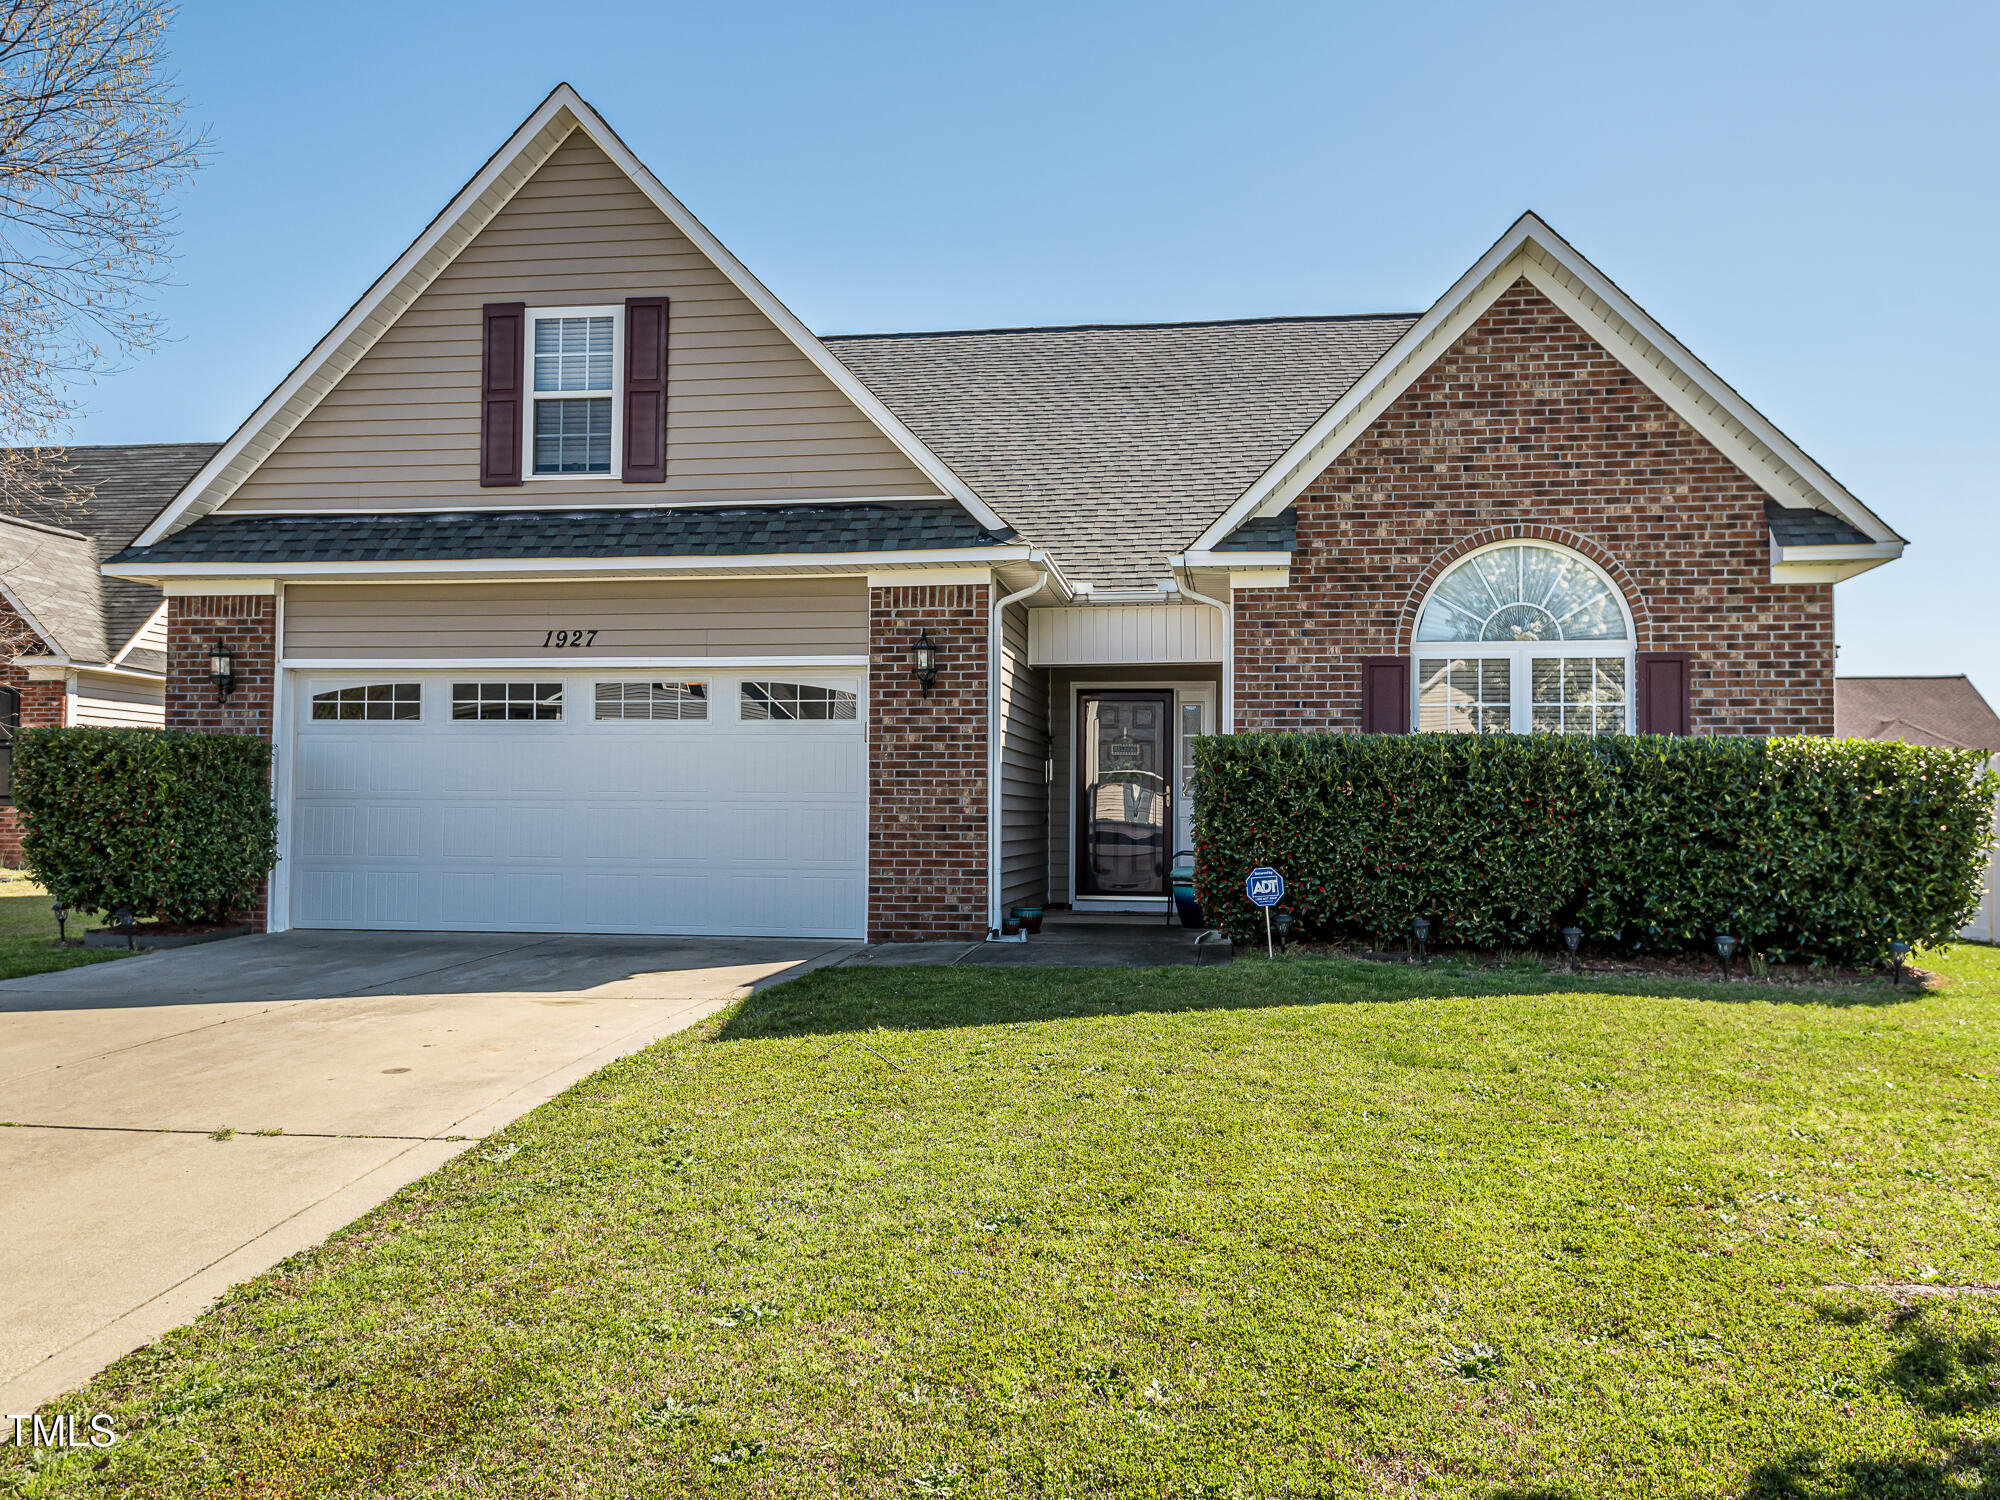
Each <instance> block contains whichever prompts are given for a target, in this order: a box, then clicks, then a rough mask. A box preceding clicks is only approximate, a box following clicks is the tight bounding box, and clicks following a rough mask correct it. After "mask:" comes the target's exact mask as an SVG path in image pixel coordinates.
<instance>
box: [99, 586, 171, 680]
mask: <svg viewBox="0 0 2000 1500" xmlns="http://www.w3.org/2000/svg"><path fill="white" fill-rule="evenodd" d="M166 612H167V603H166V601H165V600H164V599H162V600H161V601H160V607H159V608H158V609H156V610H154V611H153V612H152V613H151V614H150V615H148V616H146V623H145V624H143V625H141V626H140V627H139V628H138V629H137V630H135V631H133V632H132V639H131V640H129V641H127V642H126V643H125V644H124V645H122V646H120V647H119V648H118V649H117V650H116V651H114V652H112V653H111V665H112V666H114V667H115V666H117V665H118V664H119V663H120V662H122V661H124V660H125V658H126V657H127V656H128V655H129V654H130V653H131V650H132V647H133V646H134V645H135V644H136V643H137V642H138V639H139V637H140V636H142V635H144V634H145V633H146V632H147V631H149V630H151V629H152V628H153V622H154V621H155V620H158V619H160V618H161V617H162V616H163V615H165V614H166ZM143 675H146V676H151V675H153V674H152V673H145V674H143Z"/></svg>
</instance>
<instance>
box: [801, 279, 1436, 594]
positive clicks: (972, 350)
mask: <svg viewBox="0 0 2000 1500" xmlns="http://www.w3.org/2000/svg"><path fill="white" fill-rule="evenodd" d="M1415 321H1416V315H1415V314H1406V315H1403V314H1399V315H1387V316H1371V317H1341V318H1268V319H1255V320H1246V321H1240V322H1224V323H1169V324H1144V325H1125V326H1088V327H1077V328H1001V329H990V330H984V331H976V332H969V333H903V334H866V335H842V336H836V337H830V338H827V339H826V340H825V343H826V345H827V347H828V348H830V349H831V350H832V351H833V353H834V355H835V357H836V358H838V359H839V360H840V361H841V363H843V364H845V365H846V366H847V367H848V368H849V369H850V370H852V371H853V372H854V373H855V375H856V376H858V377H859V378H860V379H861V380H862V382H863V383H865V384H866V385H867V386H868V387H869V389H871V390H873V391H874V392H875V394H876V395H877V396H879V397H881V398H882V401H883V403H884V404H885V405H887V406H888V408H889V409H890V410H891V411H893V412H894V413H895V414H896V415H897V416H898V417H900V418H901V419H902V420H903V421H904V422H905V423H906V424H908V426H909V427H910V429H911V430H912V431H913V432H915V433H916V434H917V436H918V437H920V438H921V439H923V441H924V442H925V443H926V444H927V445H928V446H929V447H930V449H931V451H932V452H934V453H936V454H937V455H938V457H940V458H942V459H943V460H944V461H945V462H946V463H947V464H949V465H951V467H952V468H953V469H954V470H955V471H956V472H957V473H958V474H959V475H960V477H962V478H963V479H964V480H965V481H966V483H968V484H969V485H971V486H972V488H973V490H974V491H975V492H977V493H978V495H979V496H980V498H981V499H983V500H985V501H986V502H987V503H988V504H989V505H991V506H992V507H993V508H994V509H995V510H997V511H999V512H1000V514H1001V515H1002V516H1004V517H1006V519H1007V520H1008V521H1009V522H1010V523H1011V524H1012V525H1014V526H1015V527H1016V528H1018V529H1019V530H1020V532H1021V533H1022V534H1023V535H1024V536H1025V537H1026V538H1027V539H1028V540H1029V541H1030V542H1032V543H1034V544H1035V545H1036V546H1040V547H1046V548H1048V549H1049V551H1050V552H1052V553H1053V554H1054V555H1055V558H1056V561H1057V562H1058V563H1059V564H1060V565H1061V566H1062V569H1063V571H1064V572H1065V573H1066V574H1068V576H1069V578H1070V580H1071V581H1072V582H1074V583H1096V584H1103V585H1107V586H1124V587H1143V586H1145V585H1147V584H1150V583H1152V582H1153V581H1154V580H1156V579H1158V578H1161V577H1164V576H1165V575H1166V571H1167V565H1166V560H1167V558H1168V557H1170V556H1172V555H1173V554H1175V553H1178V552H1182V551H1185V550H1186V548H1187V546H1188V544H1189V543H1190V542H1192V541H1193V540H1194V539H1195V538H1196V537H1197V536H1199V535H1200V534H1201V532H1202V531H1203V530H1204V529H1205V528H1206V527H1207V526H1208V525H1209V523H1210V522H1212V521H1214V520H1215V518H1216V517H1217V516H1219V515H1221V514H1222V512H1223V511H1224V510H1225V509H1226V508H1227V507H1228V506H1229V503H1230V502H1231V501H1233V500H1234V499H1236V497H1237V496H1238V495H1240V494H1242V493H1243V491H1244V490H1245V489H1247V488H1249V486H1250V483H1251V481H1252V480H1254V479H1255V478H1256V477H1257V476H1258V475H1259V474H1261V473H1263V471H1264V470H1265V469H1267V468H1269V467H1270V465H1271V464H1272V463H1273V462H1274V461H1275V460H1276V459H1277V458H1278V457H1279V455H1280V454H1282V453H1283V452H1284V451H1285V449H1286V448H1288V447H1290V446H1291V444H1292V443H1293V442H1295V441H1296V440H1297V439H1298V438H1299V437H1300V436H1302V435H1303V434H1304V433H1305V431H1306V429H1307V428H1309V427H1310V426H1312V424H1313V422H1314V421H1316V420H1317V419H1318V418H1319V416H1320V415H1321V414H1322V413H1323V412H1325V411H1326V409H1327V408H1328V407H1329V406H1331V405H1333V403H1334V402H1335V401H1337V400H1338V399H1339V398H1340V396H1341V394H1342V393H1343V392H1345V391H1346V390H1347V388H1348V387H1349V386H1351V385H1353V384H1354V382H1355V381H1356V380H1358V379H1360V377H1361V375H1362V373H1363V372H1364V371H1366V370H1367V368H1368V367H1369V366H1370V365H1372V364H1373V363H1374V362H1375V361H1376V359H1377V358H1379V357H1380V356H1381V354H1382V353H1383V351H1384V350H1386V349H1387V348H1388V347H1389V346H1390V345H1391V344H1393V343H1394V342H1395V341H1396V340H1397V339H1398V338H1399V337H1401V336H1402V334H1403V331H1404V330H1405V329H1407V328H1408V327H1409V326H1410V325H1411V324H1412V323H1413V322H1415Z"/></svg>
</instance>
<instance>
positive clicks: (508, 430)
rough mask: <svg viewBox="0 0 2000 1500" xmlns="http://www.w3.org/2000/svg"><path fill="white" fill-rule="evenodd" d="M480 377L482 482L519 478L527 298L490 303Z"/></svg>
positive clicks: (524, 401)
mask: <svg viewBox="0 0 2000 1500" xmlns="http://www.w3.org/2000/svg"><path fill="white" fill-rule="evenodd" d="M485 311H486V343H485V351H484V355H483V357H482V359H481V362H480V378H479V385H480V389H479V482H480V483H481V484H486V485H492V484H519V483H520V482H521V423H522V421H523V420H524V419H525V417H526V415H527V412H526V407H527V393H526V392H525V391H524V390H523V389H522V384H523V382H524V381H525V380H526V378H527V352H526V348H525V344H524V341H525V340H526V338H527V333H528V304H527V303H525V302H489V303H487V304H486V309H485Z"/></svg>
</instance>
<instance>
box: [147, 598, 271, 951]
mask: <svg viewBox="0 0 2000 1500" xmlns="http://www.w3.org/2000/svg"><path fill="white" fill-rule="evenodd" d="M277 603H278V601H277V600H276V599H275V598H274V597H272V596H271V595H269V594H198V595H186V596H180V597H175V598H170V599H168V601H167V728H169V729H200V730H206V731H207V732H209V733H211V734H254V735H256V736H257V737H258V738H260V739H264V740H269V739H270V738H272V728H273V725H272V715H273V710H274V705H275V704H276V701H277V669H278V629H277ZM217 641H221V642H223V643H224V644H226V645H227V646H228V647H229V649H230V651H231V652H233V653H234V655H235V658H236V659H235V663H234V670H235V675H236V687H235V689H234V691H232V692H231V693H230V695H229V697H228V698H227V699H226V700H225V699H223V698H222V697H221V696H220V695H219V694H218V693H217V692H216V690H215V685H214V684H213V683H212V682H210V681H209V680H208V653H209V648H210V647H212V646H213V645H214V644H215V643H216V642H217ZM267 905H268V893H266V894H263V895H260V896H259V897H258V899H257V905H256V908H255V910H254V911H252V912H251V913H250V914H249V915H250V919H251V922H252V925H254V926H255V928H256V929H257V930H258V931H259V932H261V931H263V929H264V920H265V914H266V909H267Z"/></svg>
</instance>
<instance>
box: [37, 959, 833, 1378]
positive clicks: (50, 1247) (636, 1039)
mask: <svg viewBox="0 0 2000 1500" xmlns="http://www.w3.org/2000/svg"><path fill="white" fill-rule="evenodd" d="M858 946H859V945H858V944H851V943H832V942H826V941H813V940H800V941H796V942H793V941H785V940H781V939H773V938H700V939H697V938H625V937H547V936H539V935H532V934H516V935H488V934H473V933H379V932H294V933H283V934H278V935H274V936H267V937H251V938H240V939H236V940H234V941H231V942H227V943H219V944H214V945H211V946H204V947H200V948H190V949H182V950H179V951H177V952H170V953H157V954H145V955H141V956H140V957H137V958H128V959H121V960H119V961H118V962H116V963H111V964H101V965H97V966H94V967H91V968H88V969H72V970H69V971H67V972H65V973H61V974H44V975H40V976H37V977H35V978H32V979H19V980H13V981H10V982H8V983H4V984H0V1121H4V1122H6V1124H5V1127H4V1128H0V1210H4V1218H0V1223H4V1225H5V1228H4V1231H0V1412H9V1411H15V1412H24V1411H32V1410H34V1409H35V1407H36V1406H37V1405H39V1404H40V1403H41V1402H43V1401H46V1400H47V1399H49V1398H50V1397H51V1396H54V1395H57V1394H59V1393H61V1392H63V1391H65V1390H69V1389H71V1388H73V1387H74V1386H76V1385H78V1384H79V1383H81V1382H82V1381H84V1380H86V1379H88V1378H89V1377H90V1376H91V1375H93V1374H95V1373H96V1372H97V1371H98V1370H100V1369H102V1368H103V1367H104V1366H105V1365H107V1364H109V1363H110V1362H111V1361H112V1360H114V1359H116V1358H117V1357H118V1356H119V1355H121V1354H124V1353H127V1352H129V1351H130V1350H132V1349H136V1348H138V1347H139V1346H140V1345H142V1344H145V1343H147V1342H149V1341H151V1340H152V1339H155V1338H157V1337H158V1336H159V1335H160V1334H162V1333H164V1332H166V1331H167V1330H168V1329H170V1328H173V1327H176V1326H178V1325H179V1324H181V1323H185V1322H186V1321H188V1319H189V1318H191V1317H193V1316H194V1315H195V1314H197V1313H199V1312H200V1311H201V1310H202V1309H203V1308H204V1307H206V1306H207V1305H208V1304H209V1303H210V1302H212V1301H213V1300H214V1299H215V1298H216V1297H217V1296H218V1295H219V1294H220V1293H221V1292H223V1291H224V1290H226V1289H227V1288H228V1287H230V1286H232V1285H234V1284H235V1283H237V1282H239V1281H242V1280H244V1279H246V1278H248V1277H250V1276H254V1275H256V1274H257V1273H258V1272H260V1271H263V1270H265V1269H267V1268H268V1267H270V1266H272V1265H275V1264H276V1263H277V1262H278V1261H280V1260H282V1259H284V1257H286V1256H287V1255H291V1254H294V1253H295V1252H297V1251H299V1250H302V1249H304V1248H306V1247H307V1246H309V1245H313V1244H316V1243H318V1242H319V1241H320V1240H322V1239H324V1238H325V1237H326V1236H327V1235H328V1234H330V1233H332V1232H333V1231H334V1230H336V1229H338V1228H340V1227H341V1226H342V1225H344V1224H347V1223H349V1222H351V1221H352V1220H353V1219H355V1218H356V1217H358V1216H359V1215H361V1214H362V1213H364V1212H366V1211H367V1210H368V1209H370V1208H372V1207H374V1206H375V1205H376V1204H378V1203H380V1202H382V1201H383V1200H384V1199H386V1198H387V1197H389V1196H390V1195H391V1194H392V1193H394V1192H395V1191H396V1190H397V1189H398V1188H401V1187H403V1186H404V1185H405V1184H407V1183H410V1182H412V1181H414V1180H415V1179H417V1178H418V1177H421V1176H423V1175H424V1174H425V1173H426V1172H429V1171H431V1170H433V1169H434V1168H436V1167H437V1166H439V1165H440V1164H441V1163H443V1162H445V1161H447V1160H449V1159H450V1158H451V1157H452V1156H454V1155H456V1154H457V1153H458V1152H460V1151H463V1150H465V1149H467V1147H468V1146H469V1145H470V1144H471V1143H473V1142H475V1141H477V1140H478V1139H479V1138H480V1137H482V1136H484V1135H486V1134H487V1133H488V1132H490V1131H494V1130H498V1129H500V1128H501V1127H502V1126H504V1125H506V1124H507V1123H509V1122H510V1121H512V1120H514V1119H516V1118H517V1117H518V1116H520V1115H522V1114H524V1113H525V1112H526V1111H528V1110H530V1109H533V1108H534V1107H535V1106H536V1105H538V1104H540V1103H542V1102H543V1101H544V1100H547V1099H549V1098H552V1097H553V1096H554V1095H556V1094H557V1093H559V1092H561V1091H562V1090H563V1089H565V1088H567V1087H568V1086H569V1085H570V1084H572V1083H574V1082H575V1081H576V1080H577V1079H579V1078H582V1077H584V1076H586V1075H587V1074H589V1073H592V1072H594V1071H596V1070H597V1069H598V1068H601V1067H603V1066H604V1065H605V1064H606V1063H608V1062H611V1061H612V1060H614V1059H616V1058H618V1057H622V1056H624V1055H625V1054H627V1053H629V1052H634V1051H637V1050H638V1049H640V1048H641V1047H644V1046H646V1045H647V1044H648V1043H650V1042H652V1041H655V1040H656V1039H658V1038H660V1037H662V1036H665V1035H667V1034H669V1033H671V1032H674V1031H678V1030H680V1029H681V1028H682V1027H685V1026H688V1025H690V1024H692V1023H693V1022H695V1021H697V1020H699V1019H701V1018H702V1017H703V1016H706V1015H708V1014H709V1013H711V1012H712V1011H714V1010H716V1009H717V1008H719V1007H720V1006H722V1005H725V1004H727V1003H728V1002H729V1001H731V1000H734V999H737V998H740V997H741V996H743V995H745V994H748V993H749V992H750V991H752V990H754V989H757V988H761V987H762V986H764V985H766V984H770V983H773V982H776V981H778V980H781V979H787V978H791V977H793V976H795V975H798V974H803V973H805V972H807V971H809V970H811V969H815V968H819V967H821V966H822V965H825V964H828V963H833V962H837V961H839V960H840V959H843V958H846V957H848V956H849V955H851V954H852V953H854V952H855V951H856V949H857V947H858ZM221 1131H234V1132H235V1134H234V1135H233V1136H230V1137H228V1138H226V1139H216V1138H214V1136H213V1135H212V1133H213V1132H221Z"/></svg>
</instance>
